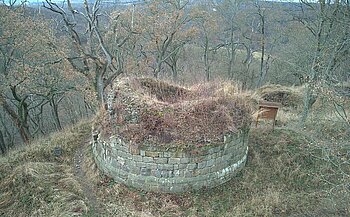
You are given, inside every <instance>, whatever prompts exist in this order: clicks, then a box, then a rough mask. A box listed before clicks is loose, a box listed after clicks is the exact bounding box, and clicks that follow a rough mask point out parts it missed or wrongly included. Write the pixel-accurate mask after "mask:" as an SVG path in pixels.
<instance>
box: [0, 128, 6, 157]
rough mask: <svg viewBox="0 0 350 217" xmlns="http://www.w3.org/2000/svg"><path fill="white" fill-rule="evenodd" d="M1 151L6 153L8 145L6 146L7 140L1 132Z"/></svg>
mask: <svg viewBox="0 0 350 217" xmlns="http://www.w3.org/2000/svg"><path fill="white" fill-rule="evenodd" d="M0 150H1V153H2V154H5V153H6V145H5V140H4V135H3V134H2V132H1V130H0Z"/></svg>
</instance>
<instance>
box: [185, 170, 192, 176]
mask: <svg viewBox="0 0 350 217" xmlns="http://www.w3.org/2000/svg"><path fill="white" fill-rule="evenodd" d="M184 176H185V178H191V177H192V176H193V170H185V171H184Z"/></svg>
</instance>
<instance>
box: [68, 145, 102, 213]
mask: <svg viewBox="0 0 350 217" xmlns="http://www.w3.org/2000/svg"><path fill="white" fill-rule="evenodd" d="M85 141H86V140H85ZM88 144H89V142H88V141H86V142H84V143H83V144H81V145H80V147H79V148H78V149H77V151H76V152H75V154H74V165H73V166H74V174H75V175H76V176H77V178H78V179H77V180H78V181H79V183H80V185H81V187H82V190H83V193H84V196H85V197H86V198H87V200H88V205H89V207H90V210H89V214H92V215H93V216H100V214H101V210H100V207H101V206H100V204H99V202H98V200H97V197H96V192H95V190H94V187H93V184H92V183H91V181H90V180H89V179H88V177H87V176H86V174H85V171H84V170H83V161H84V149H85V147H86V146H87V145H88Z"/></svg>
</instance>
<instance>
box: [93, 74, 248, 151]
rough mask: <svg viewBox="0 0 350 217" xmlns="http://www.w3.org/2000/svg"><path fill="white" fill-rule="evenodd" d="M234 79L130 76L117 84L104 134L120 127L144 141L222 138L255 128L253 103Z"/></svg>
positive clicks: (133, 138)
mask: <svg viewBox="0 0 350 217" xmlns="http://www.w3.org/2000/svg"><path fill="white" fill-rule="evenodd" d="M232 89H234V88H233V87H232V85H231V86H230V85H228V84H225V85H222V84H221V86H218V85H213V84H207V85H201V86H196V87H192V88H184V87H180V86H176V85H172V84H168V83H166V82H163V81H157V80H154V79H150V78H124V79H121V80H120V81H119V82H118V83H116V84H115V86H114V94H115V96H114V99H113V103H110V108H108V112H109V115H108V114H107V113H106V112H101V115H100V119H102V121H101V120H97V121H101V126H100V127H101V129H100V131H102V134H103V136H104V137H108V136H109V135H111V134H112V133H117V134H119V135H121V136H122V137H124V138H125V139H126V140H131V141H133V142H136V143H138V144H140V143H149V142H150V143H152V144H170V143H171V144H176V145H178V144H199V143H200V144H202V143H205V144H207V143H219V142H222V141H223V137H224V135H225V134H229V133H237V132H239V131H240V130H245V129H247V128H249V127H248V126H249V125H250V122H251V108H250V105H249V103H248V102H247V101H246V100H245V99H244V97H242V95H241V94H240V93H238V92H236V93H235V92H234V91H229V90H232Z"/></svg>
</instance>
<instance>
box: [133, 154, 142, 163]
mask: <svg viewBox="0 0 350 217" xmlns="http://www.w3.org/2000/svg"><path fill="white" fill-rule="evenodd" d="M132 159H133V160H134V161H137V162H141V161H142V156H141V155H133V156H132Z"/></svg>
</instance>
